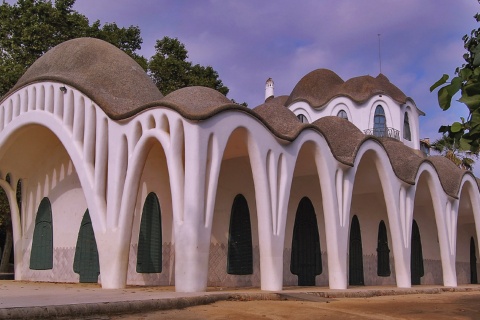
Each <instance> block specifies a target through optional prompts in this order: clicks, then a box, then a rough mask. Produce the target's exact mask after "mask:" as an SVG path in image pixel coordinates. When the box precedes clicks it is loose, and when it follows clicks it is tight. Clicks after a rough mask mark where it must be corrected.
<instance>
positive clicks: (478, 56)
mask: <svg viewBox="0 0 480 320" xmlns="http://www.w3.org/2000/svg"><path fill="white" fill-rule="evenodd" d="M479 3H480V1H479ZM474 17H475V19H476V21H477V22H479V21H480V14H478V13H477V14H476V15H475V16H474ZM462 39H463V43H464V47H465V49H466V50H467V52H466V53H465V54H464V55H463V58H464V60H465V63H464V64H462V66H461V67H458V68H456V70H455V76H454V77H453V78H452V80H451V81H450V82H447V81H448V79H449V76H448V75H447V74H444V75H443V76H442V77H441V78H440V79H439V80H438V81H437V82H435V83H434V84H433V85H432V86H431V87H430V91H433V90H435V89H436V88H438V87H440V89H439V90H438V104H439V105H440V107H441V108H442V109H443V110H447V109H449V108H450V106H451V102H452V99H453V97H454V96H455V95H456V94H457V93H458V92H460V99H459V100H458V101H460V102H462V103H463V104H465V106H466V107H467V108H468V111H469V115H468V117H467V119H464V118H461V119H460V120H461V121H460V122H458V121H456V122H454V123H452V124H451V125H444V126H441V127H440V129H439V132H441V133H444V134H446V135H448V136H449V137H450V138H452V139H454V140H456V141H458V144H459V146H460V147H461V149H462V150H469V151H471V152H474V153H478V150H479V149H480V28H478V29H474V30H472V31H471V32H470V35H465V36H463V38H462Z"/></svg>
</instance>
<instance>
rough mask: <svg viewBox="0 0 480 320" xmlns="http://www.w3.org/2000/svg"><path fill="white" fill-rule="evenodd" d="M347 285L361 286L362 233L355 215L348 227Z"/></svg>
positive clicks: (362, 283) (362, 279)
mask: <svg viewBox="0 0 480 320" xmlns="http://www.w3.org/2000/svg"><path fill="white" fill-rule="evenodd" d="M348 257H349V259H348V262H349V264H348V284H349V285H351V286H363V285H365V280H364V278H363V250H362V233H361V231H360V222H359V221H358V217H357V216H356V215H354V216H353V218H352V223H351V225H350V246H349V254H348Z"/></svg>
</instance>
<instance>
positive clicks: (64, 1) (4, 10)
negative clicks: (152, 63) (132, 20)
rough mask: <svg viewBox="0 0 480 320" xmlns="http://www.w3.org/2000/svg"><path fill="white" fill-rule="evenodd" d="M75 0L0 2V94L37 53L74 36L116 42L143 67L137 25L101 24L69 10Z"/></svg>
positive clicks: (114, 43) (32, 60) (10, 86)
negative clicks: (138, 53)
mask: <svg viewBox="0 0 480 320" xmlns="http://www.w3.org/2000/svg"><path fill="white" fill-rule="evenodd" d="M74 4H75V0H56V1H55V2H53V1H49V0H18V2H17V3H16V4H13V5H10V4H8V3H6V2H3V3H2V4H1V5H0V74H1V75H2V77H1V78H0V97H1V96H3V95H4V94H5V93H6V92H7V91H8V90H9V89H10V88H12V87H13V86H14V85H15V83H16V82H17V80H18V79H19V78H20V77H21V76H22V74H23V73H24V72H25V71H26V70H27V68H28V67H30V65H32V64H33V63H34V62H35V60H37V59H38V58H39V57H40V56H41V55H43V54H44V53H45V52H47V51H48V50H49V49H51V48H53V47H54V46H56V45H58V44H60V43H62V42H64V41H67V40H70V39H74V38H78V37H86V36H89V37H95V38H99V39H102V40H105V41H108V42H110V43H112V44H113V45H116V46H117V47H119V48H120V49H122V50H124V51H125V52H126V53H128V54H129V55H130V56H132V57H133V58H134V59H135V60H137V62H139V63H140V65H142V66H143V67H144V68H146V59H145V58H143V57H141V56H139V55H137V54H136V50H139V49H140V47H141V44H142V38H141V37H140V29H139V28H138V27H134V26H131V27H129V28H120V27H118V26H117V25H116V24H115V23H111V24H105V25H104V26H103V27H101V25H100V22H99V21H96V22H94V23H93V24H92V25H90V24H89V21H88V19H87V18H86V17H85V16H84V15H82V14H80V13H78V12H77V11H75V10H73V9H72V7H73V5H74Z"/></svg>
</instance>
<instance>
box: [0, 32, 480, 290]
mask: <svg viewBox="0 0 480 320" xmlns="http://www.w3.org/2000/svg"><path fill="white" fill-rule="evenodd" d="M266 96H267V97H266V98H267V99H266V102H265V103H263V104H261V105H259V106H258V107H256V108H253V109H248V108H245V107H242V106H239V105H237V104H233V103H232V102H231V101H230V100H229V99H227V98H226V97H225V96H223V95H221V94H220V93H218V92H216V91H214V90H211V89H208V88H203V87H188V88H183V89H180V90H177V91H175V92H173V93H171V94H169V95H167V96H162V94H161V93H160V92H159V91H158V90H157V88H156V87H155V86H154V84H153V83H152V81H151V80H150V79H149V77H148V76H147V75H146V74H145V72H144V71H143V70H142V69H141V67H140V66H138V65H137V64H136V63H135V62H134V61H133V60H132V59H130V58H129V57H128V56H127V55H126V54H124V53H123V52H122V51H120V50H119V49H117V48H115V47H113V46H112V45H110V44H108V43H105V42H102V41H100V40H95V39H89V38H82V39H76V40H71V41H67V42H65V43H63V44H60V45H59V46H57V47H55V48H53V49H52V50H50V51H49V52H47V53H46V54H45V55H44V56H43V57H41V58H40V59H38V61H36V62H35V63H34V64H33V65H32V66H31V67H30V68H29V69H28V70H27V72H26V73H25V75H24V76H23V77H22V78H21V79H20V80H19V82H18V83H17V84H16V85H15V87H14V88H12V90H11V91H10V92H9V93H8V94H7V95H6V96H5V97H4V98H3V100H1V101H0V186H1V187H2V188H4V189H5V190H6V192H7V195H8V196H9V200H10V204H11V209H12V222H13V231H14V252H15V278H16V279H21V280H35V281H58V282H79V281H80V282H97V281H98V282H100V283H101V285H102V287H104V288H121V287H124V286H125V285H129V284H135V285H175V287H176V290H178V291H202V290H205V289H206V287H207V286H256V287H260V288H261V289H264V290H281V289H282V287H284V286H292V285H317V286H329V287H330V288H337V289H344V288H347V287H348V286H349V285H382V284H385V285H386V284H388V285H396V286H398V287H410V286H411V285H412V284H443V285H445V286H456V285H457V284H459V283H470V282H474V283H475V282H476V281H477V280H476V270H477V264H476V256H477V255H478V242H477V234H478V232H479V227H480V225H479V223H480V212H479V208H480V203H479V200H480V193H479V187H478V185H477V180H476V179H475V177H474V176H473V175H472V174H471V173H470V172H465V171H462V170H460V169H458V168H456V167H455V166H454V165H453V164H452V163H451V162H449V161H448V160H447V159H445V158H443V157H435V156H432V157H425V156H424V155H423V154H422V152H420V150H419V148H420V145H419V143H418V141H419V121H418V117H419V116H420V115H422V114H423V113H422V112H421V111H420V110H419V109H418V108H417V107H416V105H415V103H414V101H413V100H412V99H410V98H408V97H406V96H405V94H404V93H403V92H402V91H401V90H400V89H398V88H397V87H396V86H395V85H393V84H392V83H390V82H389V80H388V79H387V78H386V77H385V76H384V75H381V74H380V75H379V76H377V77H370V76H363V77H358V78H353V79H350V80H347V81H343V80H342V79H341V78H340V77H339V76H338V75H336V74H335V73H334V72H332V71H329V70H325V69H320V70H315V71H313V72H311V73H309V74H307V75H306V76H305V77H304V78H303V79H302V80H300V82H299V83H298V84H297V85H296V87H295V88H294V89H293V91H292V93H291V94H290V95H289V96H279V97H274V96H273V81H270V82H267V88H266ZM17 188H21V203H20V205H19V204H18V203H17V201H16V200H15V195H16V189H17Z"/></svg>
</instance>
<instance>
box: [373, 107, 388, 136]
mask: <svg viewBox="0 0 480 320" xmlns="http://www.w3.org/2000/svg"><path fill="white" fill-rule="evenodd" d="M373 135H374V136H376V137H386V136H387V120H386V118H385V110H383V108H382V106H381V105H378V106H377V108H376V109H375V115H374V117H373Z"/></svg>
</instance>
